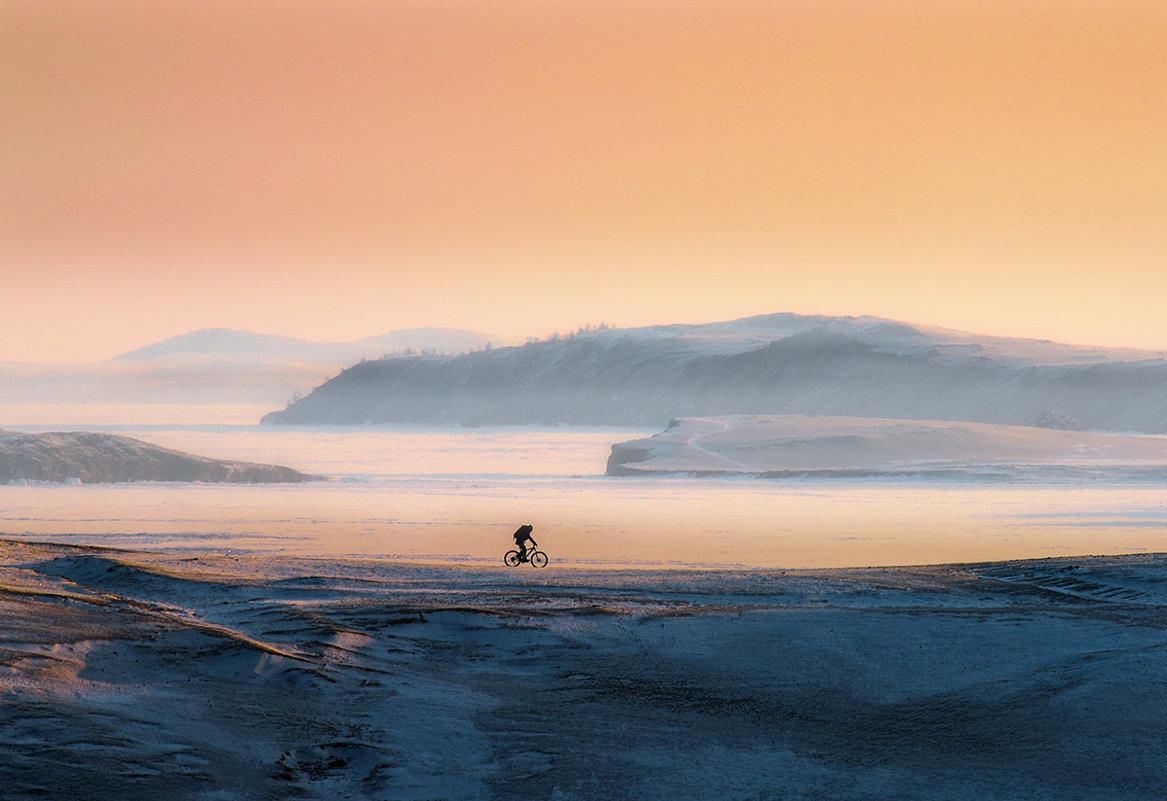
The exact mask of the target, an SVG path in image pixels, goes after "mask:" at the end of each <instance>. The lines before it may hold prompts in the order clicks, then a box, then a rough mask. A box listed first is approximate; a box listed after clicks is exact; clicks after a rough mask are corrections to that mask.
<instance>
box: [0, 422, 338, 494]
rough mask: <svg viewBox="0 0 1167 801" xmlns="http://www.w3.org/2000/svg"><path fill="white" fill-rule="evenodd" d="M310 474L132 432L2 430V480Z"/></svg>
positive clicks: (271, 478) (262, 478)
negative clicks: (214, 455)
mask: <svg viewBox="0 0 1167 801" xmlns="http://www.w3.org/2000/svg"><path fill="white" fill-rule="evenodd" d="M316 478H318V476H310V475H307V474H305V473H301V472H299V471H297V470H292V469H291V468H288V467H280V466H278V465H265V464H254V463H252V462H232V461H223V460H220V459H207V458H205V457H202V456H194V455H192V454H189V453H182V452H181V451H175V450H170V449H169V448H160V447H158V446H157V445H151V444H149V443H147V442H142V441H141V440H138V439H133V438H132V437H122V436H116V435H113V434H94V433H87V432H71V431H65V432H53V433H46V434H18V433H14V432H11V431H0V484H8V483H12V482H16V481H52V482H64V481H69V480H75V481H80V482H81V483H83V484H109V483H118V482H125V481H199V482H228V483H235V484H265V483H297V482H301V481H312V480H314V479H316Z"/></svg>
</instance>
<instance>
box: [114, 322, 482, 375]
mask: <svg viewBox="0 0 1167 801" xmlns="http://www.w3.org/2000/svg"><path fill="white" fill-rule="evenodd" d="M496 341H497V338H496ZM490 342H491V338H490V337H489V336H487V335H486V334H479V333H476V332H474V331H463V330H460V329H455V328H410V329H403V330H401V331H391V332H390V333H388V334H381V335H379V336H374V337H366V338H365V339H358V340H354V341H352V342H313V341H310V340H306V339H296V338H294V337H286V336H278V335H273V334H257V333H255V332H254V331H237V330H234V329H230V328H208V329H203V330H201V331H193V332H191V333H189V334H182V335H180V336H176V337H170V338H169V339H164V340H162V341H161V342H155V343H153V344H151V345H146V346H145V347H142V348H138V349H137V350H132V351H129V352H128V353H123V354H121V355H120V356H115V357H114V358H113V359H112V361H121V362H124V361H146V360H149V361H158V360H174V359H180V358H192V357H196V358H197V357H219V358H229V359H246V360H254V361H272V360H280V361H293V362H313V363H322V364H336V365H338V366H339V365H349V364H352V363H354V362H357V361H360V360H361V359H376V358H380V357H381V356H383V355H385V354H387V353H395V352H397V351H402V350H418V351H432V352H436V353H465V352H466V351H470V350H475V349H477V348H481V347H485V346H486V345H487V344H488V343H490Z"/></svg>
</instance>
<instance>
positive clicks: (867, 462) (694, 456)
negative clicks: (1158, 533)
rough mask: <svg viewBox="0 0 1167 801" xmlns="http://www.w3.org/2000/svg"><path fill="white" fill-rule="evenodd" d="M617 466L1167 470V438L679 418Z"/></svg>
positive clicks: (793, 471) (629, 450)
mask: <svg viewBox="0 0 1167 801" xmlns="http://www.w3.org/2000/svg"><path fill="white" fill-rule="evenodd" d="M607 472H608V474H609V475H617V476H631V475H650V474H662V473H696V474H713V475H722V474H750V475H762V476H768V477H782V476H789V475H822V476H830V475H838V476H883V475H888V476H890V475H925V476H950V477H959V478H966V479H977V478H1033V479H1038V478H1046V479H1049V478H1055V477H1059V476H1064V477H1077V478H1082V477H1085V478H1091V477H1094V478H1105V477H1117V476H1123V477H1125V478H1137V477H1143V478H1164V477H1167V437H1159V436H1138V435H1119V434H1101V433H1096V432H1086V431H1061V430H1053V429H1046V428H1035V427H1030V426H1005V425H989V424H984V423H961V422H947V421H920V420H886V419H872V418H849V417H827V416H816V415H728V416H724V417H711V418H687V419H680V420H673V421H672V422H671V423H670V425H669V427H668V428H667V429H666V430H665V431H663V432H661V433H659V434H656V435H654V436H652V437H649V438H647V439H638V440H632V441H629V442H623V443H620V444H617V445H614V446H612V454H611V456H610V458H609V460H608V468H607Z"/></svg>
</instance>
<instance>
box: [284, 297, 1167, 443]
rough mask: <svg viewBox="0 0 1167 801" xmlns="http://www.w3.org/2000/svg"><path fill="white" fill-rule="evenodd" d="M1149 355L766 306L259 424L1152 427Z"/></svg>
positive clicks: (320, 401)
mask: <svg viewBox="0 0 1167 801" xmlns="http://www.w3.org/2000/svg"><path fill="white" fill-rule="evenodd" d="M1164 355H1165V354H1163V353H1152V352H1143V351H1129V350H1105V349H1099V348H1086V347H1076V346H1070V345H1061V344H1058V343H1053V342H1046V341H1037V340H1023V339H1006V338H999V337H987V336H977V335H974V334H968V333H963V332H958V331H949V330H945V329H937V328H924V327H914V326H909V325H905V324H902V323H897V322H893V321H890V320H884V319H880V318H873V317H839V318H832V317H802V316H797V315H789V314H776V315H767V316H762V317H752V318H746V319H743V320H736V321H731V322H726V323H714V324H709V325H673V326H655V327H650V328H640V329H623V330H621V329H602V330H597V331H586V332H581V333H579V334H577V335H574V336H571V337H566V338H555V339H551V340H547V341H541V342H532V343H528V344H526V345H523V346H519V347H509V348H495V349H493V350H489V351H481V352H476V353H467V354H463V355H461V356H455V357H441V356H417V357H408V358H388V359H381V360H376V361H368V362H365V363H363V364H358V365H355V366H353V367H350V368H349V369H347V370H345V371H344V372H342V373H341V374H340V375H338V376H336V377H335V378H333V379H331V380H329V381H327V382H326V383H324V384H323V385H321V386H319V387H317V388H316V389H315V390H313V391H312V393H311V394H309V395H307V396H306V397H304V398H301V399H300V400H298V401H297V402H295V403H292V404H290V405H289V406H288V408H287V409H285V410H283V411H280V412H274V413H272V414H269V415H267V416H266V417H264V422H265V423H281V424H297V423H341V424H365V423H444V424H461V425H474V424H496V423H497V424H504V423H541V424H557V423H573V424H589V425H590V424H598V425H638V426H646V425H648V426H651V425H662V426H663V425H664V424H665V423H666V422H667V421H668V420H669V419H671V418H674V417H708V416H715V415H727V414H814V415H836V416H846V417H888V418H901V419H911V420H963V421H969V422H983V423H1000V424H1007V425H1033V424H1035V423H1036V422H1038V421H1039V420H1043V421H1045V420H1065V421H1071V425H1072V426H1077V427H1081V428H1086V429H1095V430H1110V431H1134V432H1145V433H1160V432H1167V359H1165V358H1164ZM1043 424H1044V423H1043Z"/></svg>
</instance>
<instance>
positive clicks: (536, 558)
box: [502, 549, 547, 567]
mask: <svg viewBox="0 0 1167 801" xmlns="http://www.w3.org/2000/svg"><path fill="white" fill-rule="evenodd" d="M502 560H503V561H504V562H506V564H507V565H508V566H510V567H518V566H519V565H521V564H522V563H523V562H527V563H529V564H530V565H531V567H547V554H545V553H543V552H542V551H539V550H535V549H531V550H529V551H527V558H526V559H524V558H522V557H521V556H519V552H518V551H507V553H506V556H504V557H503V558H502Z"/></svg>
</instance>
